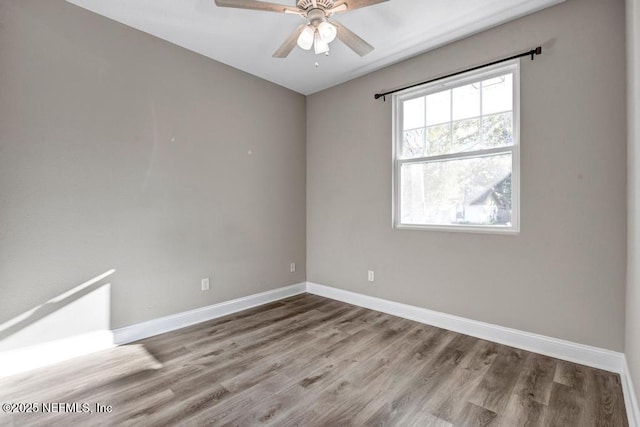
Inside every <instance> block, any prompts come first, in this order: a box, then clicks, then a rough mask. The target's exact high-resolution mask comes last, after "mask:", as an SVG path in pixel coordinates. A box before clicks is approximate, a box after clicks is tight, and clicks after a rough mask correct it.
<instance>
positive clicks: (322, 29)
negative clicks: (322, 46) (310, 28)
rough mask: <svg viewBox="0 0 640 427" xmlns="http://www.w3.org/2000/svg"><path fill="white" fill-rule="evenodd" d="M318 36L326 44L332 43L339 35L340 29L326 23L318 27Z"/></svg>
mask: <svg viewBox="0 0 640 427" xmlns="http://www.w3.org/2000/svg"><path fill="white" fill-rule="evenodd" d="M318 34H320V38H322V40H323V41H325V42H326V43H331V42H332V41H334V40H335V39H336V36H337V35H338V29H337V28H336V27H335V26H334V25H333V24H331V23H329V22H327V21H324V22H321V23H320V25H318Z"/></svg>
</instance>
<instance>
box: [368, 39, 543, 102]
mask: <svg viewBox="0 0 640 427" xmlns="http://www.w3.org/2000/svg"><path fill="white" fill-rule="evenodd" d="M540 54H542V46H538V47H537V48H535V49H531V50H528V51H526V52H522V53H519V54H517V55H513V56H510V57H508V58H502V59H498V60H497V61H493V62H489V63H487V64H482V65H478V66H477V67H473V68H468V69H466V70H462V71H457V72H455V73H451V74H447V75H446V76H442V77H437V78H435V79H431V80H427V81H424V82H420V83H416V84H413V85H410V86H405V87H401V88H400V89H395V90H390V91H389V92H385V93H376V94H375V95H373V97H374V98H375V99H380V98H382V100H383V101H386V100H387V95H391V94H392V93H396V92H400V91H403V90H406V89H411V88H412V87H416V86H421V85H426V84H427V83H433V82H437V81H438V80H442V79H446V78H449V77H453V76H457V75H458V74H463V73H468V72H469V71H475V70H479V69H480V68H485V67H490V66H492V65H495V64H500V63H501V62H507V61H511V60H512V59H516V58H522V57H523V56H531V60H532V61H533V58H534V57H535V56H536V55H540Z"/></svg>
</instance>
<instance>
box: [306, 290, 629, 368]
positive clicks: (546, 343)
mask: <svg viewBox="0 0 640 427" xmlns="http://www.w3.org/2000/svg"><path fill="white" fill-rule="evenodd" d="M307 292H309V293H311V294H315V295H319V296H323V297H327V298H331V299H335V300H339V301H343V302H346V303H349V304H354V305H357V306H360V307H365V308H370V309H372V310H377V311H382V312H383V313H388V314H391V315H394V316H398V317H403V318H405V319H409V320H414V321H416V322H420V323H425V324H427V325H432V326H437V327H439V328H444V329H448V330H450V331H454V332H460V333H462V334H465V335H471V336H473V337H477V338H482V339H485V340H488V341H493V342H497V343H500V344H505V345H508V346H511V347H516V348H520V349H523V350H528V351H532V352H535V353H540V354H544V355H546V356H551V357H555V358H558V359H562V360H567V361H569V362H575V363H579V364H581V365H587V366H591V367H594V368H598V369H604V370H606V371H610V372H615V373H618V374H621V373H622V372H623V366H624V355H623V354H622V353H618V352H615V351H611V350H605V349H602V348H598V347H592V346H588V345H584V344H578V343H574V342H571V341H565V340H561V339H558V338H552V337H547V336H544V335H538V334H533V333H530V332H524V331H519V330H517V329H511V328H505V327H503V326H498V325H492V324H490V323H484V322H478V321H476V320H470V319H465V318H464V317H459V316H454V315H451V314H445V313H440V312H437V311H433V310H428V309H426V308H421V307H415V306H412V305H407V304H402V303H399V302H393V301H388V300H384V299H381V298H376V297H371V296H368V295H363V294H358V293H355V292H350V291H345V290H343V289H337V288H332V287H329V286H324V285H318V284H316V283H310V282H307Z"/></svg>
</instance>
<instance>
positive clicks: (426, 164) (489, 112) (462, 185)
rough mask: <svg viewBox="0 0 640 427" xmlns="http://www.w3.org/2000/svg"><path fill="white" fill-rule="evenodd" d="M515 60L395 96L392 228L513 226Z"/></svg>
mask: <svg viewBox="0 0 640 427" xmlns="http://www.w3.org/2000/svg"><path fill="white" fill-rule="evenodd" d="M518 71H519V62H518V61H517V60H516V61H512V62H507V63H506V65H505V64H500V65H499V66H494V67H491V68H485V69H483V70H481V71H475V72H470V73H466V74H463V75H460V76H456V77H453V78H450V79H447V80H441V81H438V82H434V83H431V84H428V85H423V86H420V87H417V88H413V89H410V90H407V91H403V92H400V93H398V94H395V95H394V98H393V108H394V114H393V120H394V132H393V133H394V162H393V163H394V175H393V176H394V196H393V199H394V200H393V204H394V209H393V214H394V226H395V227H397V228H421V229H445V230H463V231H464V230H466V231H488V232H517V231H518V230H519V224H518V222H519V221H518V220H519V212H518V208H519V202H518V200H519V199H518V196H519V189H520V185H519V165H520V151H519V145H518V144H519V123H518V122H519V108H518V107H519V99H518V98H519V96H518V95H519V72H518Z"/></svg>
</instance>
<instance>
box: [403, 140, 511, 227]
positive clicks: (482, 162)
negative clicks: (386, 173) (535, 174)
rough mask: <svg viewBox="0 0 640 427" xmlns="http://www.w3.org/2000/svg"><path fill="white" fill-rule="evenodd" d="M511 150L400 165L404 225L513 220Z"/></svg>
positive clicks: (508, 222) (492, 223)
mask: <svg viewBox="0 0 640 427" xmlns="http://www.w3.org/2000/svg"><path fill="white" fill-rule="evenodd" d="M511 165H512V159H511V154H510V153H509V154H500V155H495V156H486V157H474V158H470V159H460V160H449V161H442V162H432V163H417V164H404V165H402V167H401V186H400V198H401V200H400V220H401V223H402V224H429V225H456V224H460V225H503V226H510V225H511V211H512V194H511V172H512V166H511Z"/></svg>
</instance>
